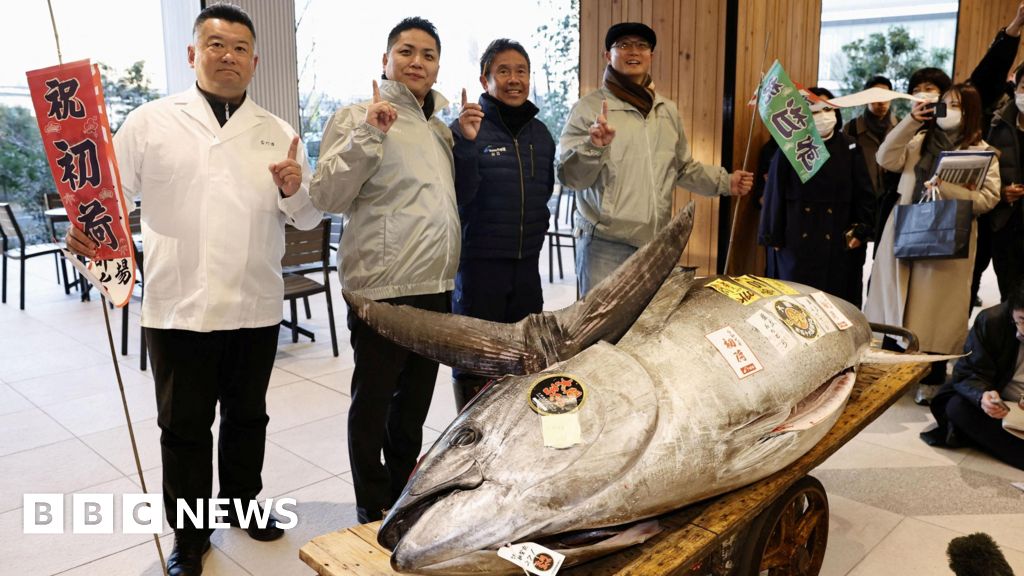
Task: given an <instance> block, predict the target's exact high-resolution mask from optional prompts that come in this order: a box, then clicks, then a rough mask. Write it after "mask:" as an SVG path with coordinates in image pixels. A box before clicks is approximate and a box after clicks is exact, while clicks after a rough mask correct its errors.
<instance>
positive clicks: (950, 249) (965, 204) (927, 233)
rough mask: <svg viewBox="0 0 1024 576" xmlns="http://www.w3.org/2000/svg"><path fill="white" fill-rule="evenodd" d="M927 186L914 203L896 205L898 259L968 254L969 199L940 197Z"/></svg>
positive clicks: (937, 188)
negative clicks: (944, 198) (943, 198)
mask: <svg viewBox="0 0 1024 576" xmlns="http://www.w3.org/2000/svg"><path fill="white" fill-rule="evenodd" d="M938 191H939V187H938V186H930V187H928V190H927V191H926V193H925V194H923V195H922V196H921V200H920V201H918V202H917V203H916V204H903V205H899V206H896V231H895V232H896V235H895V239H894V242H893V252H894V253H895V255H896V257H897V258H899V259H901V260H941V259H955V258H967V255H968V252H969V251H970V242H971V221H972V220H973V219H974V215H973V207H974V206H973V205H974V202H972V201H971V200H942V199H940V198H939V192H938Z"/></svg>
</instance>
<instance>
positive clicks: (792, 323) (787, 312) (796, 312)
mask: <svg viewBox="0 0 1024 576" xmlns="http://www.w3.org/2000/svg"><path fill="white" fill-rule="evenodd" d="M775 313H776V314H778V315H779V318H781V319H782V321H783V322H785V324H786V326H789V328H790V329H791V330H792V331H793V332H796V333H797V334H799V335H800V336H802V337H804V338H807V339H808V340H811V339H814V338H816V337H817V336H818V325H817V324H816V323H815V322H814V318H811V315H810V314H808V313H807V311H806V310H804V309H803V308H802V307H801V306H800V305H799V304H795V303H793V302H788V301H786V300H776V301H775Z"/></svg>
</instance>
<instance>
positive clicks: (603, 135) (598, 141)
mask: <svg viewBox="0 0 1024 576" xmlns="http://www.w3.org/2000/svg"><path fill="white" fill-rule="evenodd" d="M588 131H589V132H590V142H591V144H593V145H594V146H600V147H602V148H603V147H605V146H607V145H609V144H611V143H612V140H614V139H615V128H613V127H612V126H611V125H609V124H608V101H607V100H602V101H601V114H599V115H598V117H597V120H594V123H593V124H591V125H590V129H589V130H588Z"/></svg>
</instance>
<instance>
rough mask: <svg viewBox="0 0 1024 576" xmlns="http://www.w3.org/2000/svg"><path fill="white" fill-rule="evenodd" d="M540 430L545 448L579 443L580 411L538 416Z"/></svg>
mask: <svg viewBox="0 0 1024 576" xmlns="http://www.w3.org/2000/svg"><path fill="white" fill-rule="evenodd" d="M540 430H541V433H542V434H543V436H544V447H545V448H569V447H572V446H575V445H577V444H579V443H580V441H581V439H582V437H583V432H582V431H581V430H580V413H579V412H570V413H569V414H548V415H546V416H541V417H540Z"/></svg>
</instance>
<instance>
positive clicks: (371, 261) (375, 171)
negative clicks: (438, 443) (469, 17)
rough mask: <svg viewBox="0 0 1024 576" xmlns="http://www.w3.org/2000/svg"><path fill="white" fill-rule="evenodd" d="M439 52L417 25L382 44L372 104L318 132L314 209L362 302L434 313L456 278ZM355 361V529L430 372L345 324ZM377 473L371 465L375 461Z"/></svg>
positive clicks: (427, 29) (393, 476)
mask: <svg viewBox="0 0 1024 576" xmlns="http://www.w3.org/2000/svg"><path fill="white" fill-rule="evenodd" d="M440 55H441V41H440V38H439V37H438V35H437V31H436V30H435V29H434V26H433V24H431V23H430V22H428V21H426V20H424V19H422V18H406V19H405V20H402V21H401V22H400V23H399V24H398V25H397V26H395V28H394V29H392V31H391V33H390V34H389V35H388V45H387V52H386V53H385V54H384V62H383V64H384V80H383V81H382V82H381V83H380V87H379V88H378V86H377V83H376V82H374V84H373V99H372V101H370V102H362V103H359V104H354V105H352V106H348V107H346V108H343V109H341V110H339V111H338V112H337V113H336V114H335V115H334V117H333V118H332V119H331V121H330V123H329V124H328V125H327V128H326V129H325V130H324V135H323V140H322V142H321V145H320V149H321V156H320V161H319V163H318V164H317V169H316V174H315V175H314V176H313V180H312V183H311V185H310V197H311V198H312V199H313V203H314V204H315V205H316V206H317V207H319V208H321V209H322V210H325V211H328V212H335V213H341V214H344V215H345V219H346V227H345V234H344V236H343V237H342V241H341V253H340V258H341V262H340V266H339V272H340V275H341V284H342V286H343V287H344V288H345V289H346V290H349V291H351V292H355V293H357V294H359V295H361V296H364V297H366V298H370V299H372V300H379V301H386V302H390V303H393V304H406V305H409V306H414V307H416V308H422V309H425V310H431V311H436V312H445V311H447V310H448V308H449V301H450V296H449V294H448V293H449V292H450V291H451V290H452V288H453V287H454V278H455V271H456V269H457V268H458V266H459V242H460V234H461V230H460V228H459V214H458V210H457V207H456V202H455V185H454V176H453V170H454V168H453V160H452V135H451V131H450V130H449V129H448V127H447V126H445V124H444V123H443V122H442V121H441V120H440V119H438V118H437V117H436V116H435V115H434V112H435V111H437V110H441V109H443V108H444V107H445V106H446V105H447V104H448V102H447V101H446V100H445V99H444V97H443V96H441V94H440V93H438V92H435V91H434V90H433V89H432V88H433V85H434V81H435V80H436V79H437V71H438V67H439V66H438V60H439V59H440ZM348 326H349V330H351V333H352V336H351V342H352V348H353V351H354V356H355V369H354V371H353V373H352V404H351V407H350V408H349V413H348V448H349V459H350V461H351V464H352V480H353V483H354V484H355V492H356V507H357V514H358V517H359V521H360V522H371V521H373V520H379V519H380V518H381V516H382V510H384V509H387V508H390V507H391V505H392V504H393V503H394V502H395V500H396V499H397V498H398V496H399V494H400V493H401V491H402V488H403V487H404V486H405V482H406V480H408V478H409V475H410V473H411V472H412V469H413V467H414V466H415V464H416V458H417V457H418V456H419V452H420V446H421V445H422V442H423V422H424V420H425V419H426V416H427V410H428V408H429V407H430V399H431V396H432V395H433V390H434V381H435V379H436V377H437V368H438V366H437V362H433V361H431V360H428V359H426V358H423V357H422V356H419V355H417V354H414V353H412V352H409V351H407V350H406V349H404V348H402V347H400V346H398V345H396V344H392V343H391V342H389V341H387V340H386V339H384V338H383V337H382V336H380V335H378V334H377V333H375V332H374V331H373V330H372V329H371V328H370V327H369V326H367V325H366V324H365V323H363V322H362V321H361V320H359V318H358V317H357V316H356V315H355V313H354V312H353V310H351V309H349V312H348ZM382 452H383V455H384V461H385V463H384V464H381V453H382Z"/></svg>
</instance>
